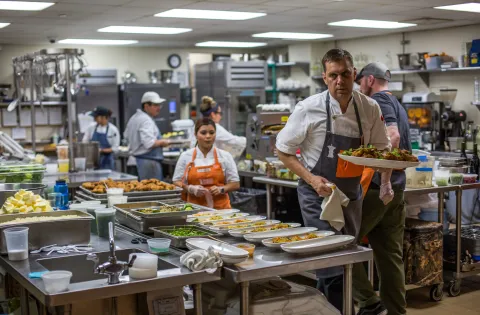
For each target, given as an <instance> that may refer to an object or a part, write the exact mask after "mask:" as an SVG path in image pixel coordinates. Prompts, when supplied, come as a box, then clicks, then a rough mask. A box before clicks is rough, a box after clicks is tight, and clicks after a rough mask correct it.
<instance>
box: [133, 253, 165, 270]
mask: <svg viewBox="0 0 480 315" xmlns="http://www.w3.org/2000/svg"><path fill="white" fill-rule="evenodd" d="M133 255H135V256H137V258H136V259H135V261H134V262H133V266H132V268H139V269H154V270H155V271H156V270H157V266H158V257H157V255H153V254H149V253H132V254H130V255H129V256H128V261H130V260H132V256H133Z"/></svg>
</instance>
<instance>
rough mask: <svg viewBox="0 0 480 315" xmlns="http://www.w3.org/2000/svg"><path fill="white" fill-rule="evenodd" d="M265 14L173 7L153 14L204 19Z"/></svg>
mask: <svg viewBox="0 0 480 315" xmlns="http://www.w3.org/2000/svg"><path fill="white" fill-rule="evenodd" d="M265 15H267V14H266V13H257V12H238V11H217V10H190V9H173V10H168V11H165V12H160V13H157V14H155V16H157V17H171V18H185V19H206V20H235V21H239V20H249V19H253V18H258V17H261V16H265Z"/></svg>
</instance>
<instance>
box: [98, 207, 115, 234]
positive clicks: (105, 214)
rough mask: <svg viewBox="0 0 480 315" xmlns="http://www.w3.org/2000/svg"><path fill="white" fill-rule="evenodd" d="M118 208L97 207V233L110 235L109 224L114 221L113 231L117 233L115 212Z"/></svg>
mask: <svg viewBox="0 0 480 315" xmlns="http://www.w3.org/2000/svg"><path fill="white" fill-rule="evenodd" d="M116 211H117V210H115V209H112V208H108V209H101V208H100V209H99V208H97V209H95V218H96V222H97V234H98V236H99V237H109V233H108V224H109V223H110V222H112V223H113V232H114V233H115V212H116Z"/></svg>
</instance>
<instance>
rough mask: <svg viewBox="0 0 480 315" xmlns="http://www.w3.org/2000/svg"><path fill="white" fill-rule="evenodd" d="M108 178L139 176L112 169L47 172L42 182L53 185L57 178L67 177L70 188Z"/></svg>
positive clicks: (134, 178) (119, 178) (123, 178)
mask: <svg viewBox="0 0 480 315" xmlns="http://www.w3.org/2000/svg"><path fill="white" fill-rule="evenodd" d="M107 178H111V179H113V180H124V181H128V180H136V179H138V177H137V176H133V175H130V174H125V173H120V172H116V171H111V170H96V171H88V172H77V173H45V177H44V178H43V181H42V183H43V184H46V185H52V184H55V181H56V180H59V179H67V180H68V187H69V188H78V187H80V185H81V184H82V183H84V182H98V181H100V180H104V179H107Z"/></svg>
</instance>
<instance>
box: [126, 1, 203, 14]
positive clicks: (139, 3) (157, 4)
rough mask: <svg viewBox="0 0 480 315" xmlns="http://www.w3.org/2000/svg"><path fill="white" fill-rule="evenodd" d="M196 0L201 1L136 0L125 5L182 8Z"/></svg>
mask: <svg viewBox="0 0 480 315" xmlns="http://www.w3.org/2000/svg"><path fill="white" fill-rule="evenodd" d="M195 2H200V1H199V0H134V1H132V2H129V3H127V4H125V6H129V7H130V6H131V7H144V8H162V9H174V8H181V7H183V6H185V5H188V4H192V3H195ZM157 13H158V12H157Z"/></svg>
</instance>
